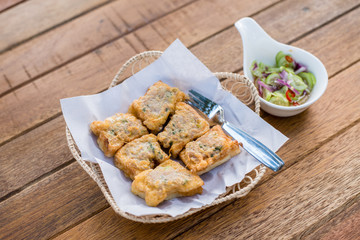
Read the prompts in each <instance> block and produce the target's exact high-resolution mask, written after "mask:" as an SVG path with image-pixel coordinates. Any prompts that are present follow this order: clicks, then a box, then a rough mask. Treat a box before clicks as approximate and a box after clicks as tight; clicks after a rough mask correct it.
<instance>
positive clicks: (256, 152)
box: [222, 122, 284, 172]
mask: <svg viewBox="0 0 360 240" xmlns="http://www.w3.org/2000/svg"><path fill="white" fill-rule="evenodd" d="M222 128H223V129H224V130H225V131H226V132H227V133H228V134H229V135H230V136H232V137H233V138H234V139H235V140H237V141H239V142H241V143H243V148H244V149H245V150H246V151H247V152H248V153H250V154H251V155H252V156H253V157H254V158H255V159H257V160H258V161H259V162H261V163H262V164H264V165H265V166H266V167H268V168H270V169H271V170H273V171H275V172H276V171H278V170H280V169H281V168H282V166H284V161H283V160H282V159H281V158H280V157H279V156H278V155H276V153H274V152H273V151H271V150H270V149H269V148H268V147H266V146H265V145H264V144H262V143H261V142H259V141H258V140H256V139H255V138H253V137H251V136H250V135H249V134H247V133H246V132H244V131H242V130H241V129H239V128H238V127H236V126H234V125H233V124H231V123H229V122H224V123H223V125H222Z"/></svg>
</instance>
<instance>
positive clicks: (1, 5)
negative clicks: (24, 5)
mask: <svg viewBox="0 0 360 240" xmlns="http://www.w3.org/2000/svg"><path fill="white" fill-rule="evenodd" d="M23 1H25V0H2V1H0V12H2V11H4V10H6V9H8V8H11V7H13V6H15V5H17V4H19V3H21V2H23Z"/></svg>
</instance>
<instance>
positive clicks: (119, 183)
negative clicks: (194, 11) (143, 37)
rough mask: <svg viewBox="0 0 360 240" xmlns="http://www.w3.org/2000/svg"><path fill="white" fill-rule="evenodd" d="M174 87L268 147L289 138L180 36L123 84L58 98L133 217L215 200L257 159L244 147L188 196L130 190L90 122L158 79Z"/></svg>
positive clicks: (173, 212)
mask: <svg viewBox="0 0 360 240" xmlns="http://www.w3.org/2000/svg"><path fill="white" fill-rule="evenodd" d="M159 80H161V81H163V82H164V83H166V84H169V85H170V86H174V87H178V88H180V89H181V90H182V91H184V92H188V90H190V89H194V90H196V91H198V92H200V93H202V94H203V95H204V96H206V97H208V98H210V99H212V100H214V101H215V102H217V103H218V104H220V105H221V106H222V107H223V108H224V110H225V118H226V120H227V121H229V122H231V123H233V124H235V125H237V126H238V127H239V128H241V129H242V130H244V131H245V132H247V133H248V134H250V135H251V136H253V137H255V138H256V139H258V140H259V141H261V142H262V143H264V144H265V145H266V146H267V147H268V148H270V149H271V150H273V151H274V152H275V151H277V150H278V149H279V148H280V147H281V146H282V145H283V144H284V143H285V142H286V141H287V139H288V138H287V137H285V136H284V135H283V134H281V133H280V132H279V131H277V130H276V129H275V128H273V127H272V126H271V125H269V124H268V123H266V122H265V121H264V120H263V119H261V118H260V117H259V116H258V115H257V114H256V113H254V112H253V111H252V110H251V109H249V108H248V107H247V106H246V105H244V104H243V103H241V102H240V101H239V100H238V99H237V98H236V97H234V96H233V95H232V94H230V93H229V92H227V91H225V90H223V89H222V88H221V85H220V82H219V80H218V79H217V78H216V77H215V76H214V75H213V74H212V73H211V72H210V70H209V69H208V68H206V66H205V65H203V64H202V63H201V62H200V61H199V60H198V59H197V58H196V57H195V56H194V55H193V54H192V53H191V52H190V51H189V50H188V49H187V48H186V47H185V46H184V45H183V44H182V43H181V42H180V41H179V40H176V41H175V42H174V43H172V44H171V45H170V46H169V47H168V48H167V50H166V51H165V52H164V53H163V55H162V56H161V57H160V58H159V59H157V60H156V61H155V62H153V63H152V64H150V65H149V66H147V67H146V68H144V69H143V70H141V71H140V72H138V73H136V74H134V75H133V76H132V77H130V78H128V79H127V80H125V81H124V82H123V83H121V84H119V85H117V86H115V87H113V88H111V89H109V90H107V91H104V92H102V93H99V94H95V95H89V96H80V97H73V98H67V99H61V100H60V101H61V107H62V111H63V115H64V118H65V121H66V124H67V126H68V128H69V130H70V132H71V134H72V136H73V138H74V140H75V142H76V145H77V146H78V148H79V150H80V152H81V156H82V158H83V159H84V160H87V161H91V162H96V163H99V166H100V168H101V170H102V173H103V176H104V178H105V181H106V183H107V185H108V187H109V190H110V192H111V194H112V196H113V198H114V199H115V202H116V203H117V205H118V206H119V207H120V209H121V210H122V211H125V212H128V213H131V214H133V215H135V216H143V215H148V214H168V215H170V216H173V217H174V216H177V215H180V214H182V213H185V212H186V211H188V210H189V209H191V208H199V207H202V206H204V205H206V204H209V203H211V202H213V201H214V200H215V199H216V198H217V197H218V196H219V195H220V194H222V193H224V192H225V189H226V186H231V185H233V184H235V183H238V182H240V181H241V180H242V179H243V178H244V176H245V174H246V173H248V172H250V171H252V170H253V169H254V168H255V167H257V166H258V165H259V164H260V163H259V162H258V161H257V160H255V159H254V158H253V157H252V156H250V155H249V154H248V153H247V152H245V151H244V150H243V151H242V152H241V153H240V154H239V155H238V156H236V157H234V158H232V159H231V160H229V161H228V162H226V163H225V164H223V165H221V166H219V167H217V168H215V169H213V170H211V171H210V172H209V173H206V174H203V175H201V178H202V179H203V180H204V183H205V184H204V186H203V189H204V190H203V193H202V194H201V195H195V196H191V197H182V198H175V199H172V200H168V201H164V202H163V203H161V204H160V205H159V206H157V207H149V206H147V205H146V204H145V201H144V200H143V199H141V198H139V197H137V196H135V195H134V194H132V193H131V180H130V179H128V178H126V177H125V176H124V175H123V173H122V172H121V171H120V170H119V169H117V168H116V167H115V166H114V164H113V159H112V158H107V157H105V156H104V154H103V153H102V151H101V150H100V149H99V148H98V146H97V143H96V137H95V136H94V135H93V134H92V133H91V131H90V128H89V125H90V123H91V122H93V121H96V120H104V119H105V118H107V117H109V116H112V115H114V114H116V113H118V112H123V113H125V112H127V110H128V107H129V106H130V104H131V102H132V101H133V100H135V99H138V98H139V97H140V96H143V95H144V94H145V92H146V90H147V89H148V88H149V87H150V86H151V85H153V84H154V83H155V82H157V81H159Z"/></svg>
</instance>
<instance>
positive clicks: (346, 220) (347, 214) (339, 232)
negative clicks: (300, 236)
mask: <svg viewBox="0 0 360 240" xmlns="http://www.w3.org/2000/svg"><path fill="white" fill-rule="evenodd" d="M359 197H360V196H358V197H357V198H356V199H355V201H356V202H355V203H354V204H353V205H351V206H350V207H348V208H346V209H344V211H342V212H340V213H339V214H338V215H336V216H335V217H334V218H333V219H331V220H330V221H328V222H326V223H324V224H323V225H322V226H321V227H320V228H319V229H318V230H316V231H315V232H313V233H312V234H310V235H309V236H306V237H304V239H321V240H332V239H357V238H358V237H359V236H360V228H359V226H360V201H359V200H360V199H359Z"/></svg>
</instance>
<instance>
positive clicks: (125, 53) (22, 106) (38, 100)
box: [0, 39, 136, 140]
mask: <svg viewBox="0 0 360 240" xmlns="http://www.w3.org/2000/svg"><path fill="white" fill-rule="evenodd" d="M135 54H136V52H135V50H133V48H132V47H131V46H130V45H129V44H128V43H127V42H126V41H125V40H124V39H120V40H118V41H116V42H113V43H111V44H108V45H107V46H105V47H103V48H101V50H98V51H96V52H92V53H91V54H89V55H86V56H85V57H83V58H81V59H79V60H78V61H76V62H74V63H73V64H71V65H66V66H64V67H62V68H60V69H58V70H56V71H54V72H53V73H52V74H51V75H48V76H46V77H44V78H41V79H38V80H37V81H35V82H32V83H31V84H30V85H26V86H24V87H23V88H20V89H18V90H16V91H14V92H12V93H11V94H9V95H6V96H4V97H2V98H1V107H0V109H1V110H3V111H2V112H1V113H0V119H8V120H10V121H8V123H9V125H8V126H5V125H4V124H2V125H1V126H0V133H2V134H5V135H7V133H10V132H12V131H14V132H17V133H20V132H21V131H23V130H25V129H27V128H29V127H31V126H34V123H40V122H42V121H44V120H46V119H47V118H49V117H50V116H53V115H55V114H58V113H59V112H60V105H59V99H60V98H65V97H71V96H76V95H79V94H91V93H96V92H98V91H99V90H100V89H105V88H106V87H107V86H108V84H109V82H110V81H109V80H110V79H112V78H113V76H114V75H115V74H114V73H115V72H116V71H117V70H118V68H119V63H123V62H125V61H126V60H127V59H129V58H130V57H131V56H133V55H135ZM104 59H105V60H106V62H104ZM89 80H90V81H89ZM94 80H95V81H94ZM54 86H56V87H54ZM5 105H8V106H10V105H12V106H13V107H14V108H13V109H5V108H7V107H5ZM15 105H17V106H15ZM3 107H5V108H3ZM31 112H33V113H34V114H33V115H32V114H31ZM15 116H16V117H15ZM29 123H30V124H29ZM20 125H22V126H23V127H20V128H18V127H19V126H20ZM25 125H26V127H25ZM7 127H9V128H7ZM5 135H3V136H5ZM8 136H9V135H8ZM3 140H4V139H3Z"/></svg>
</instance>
